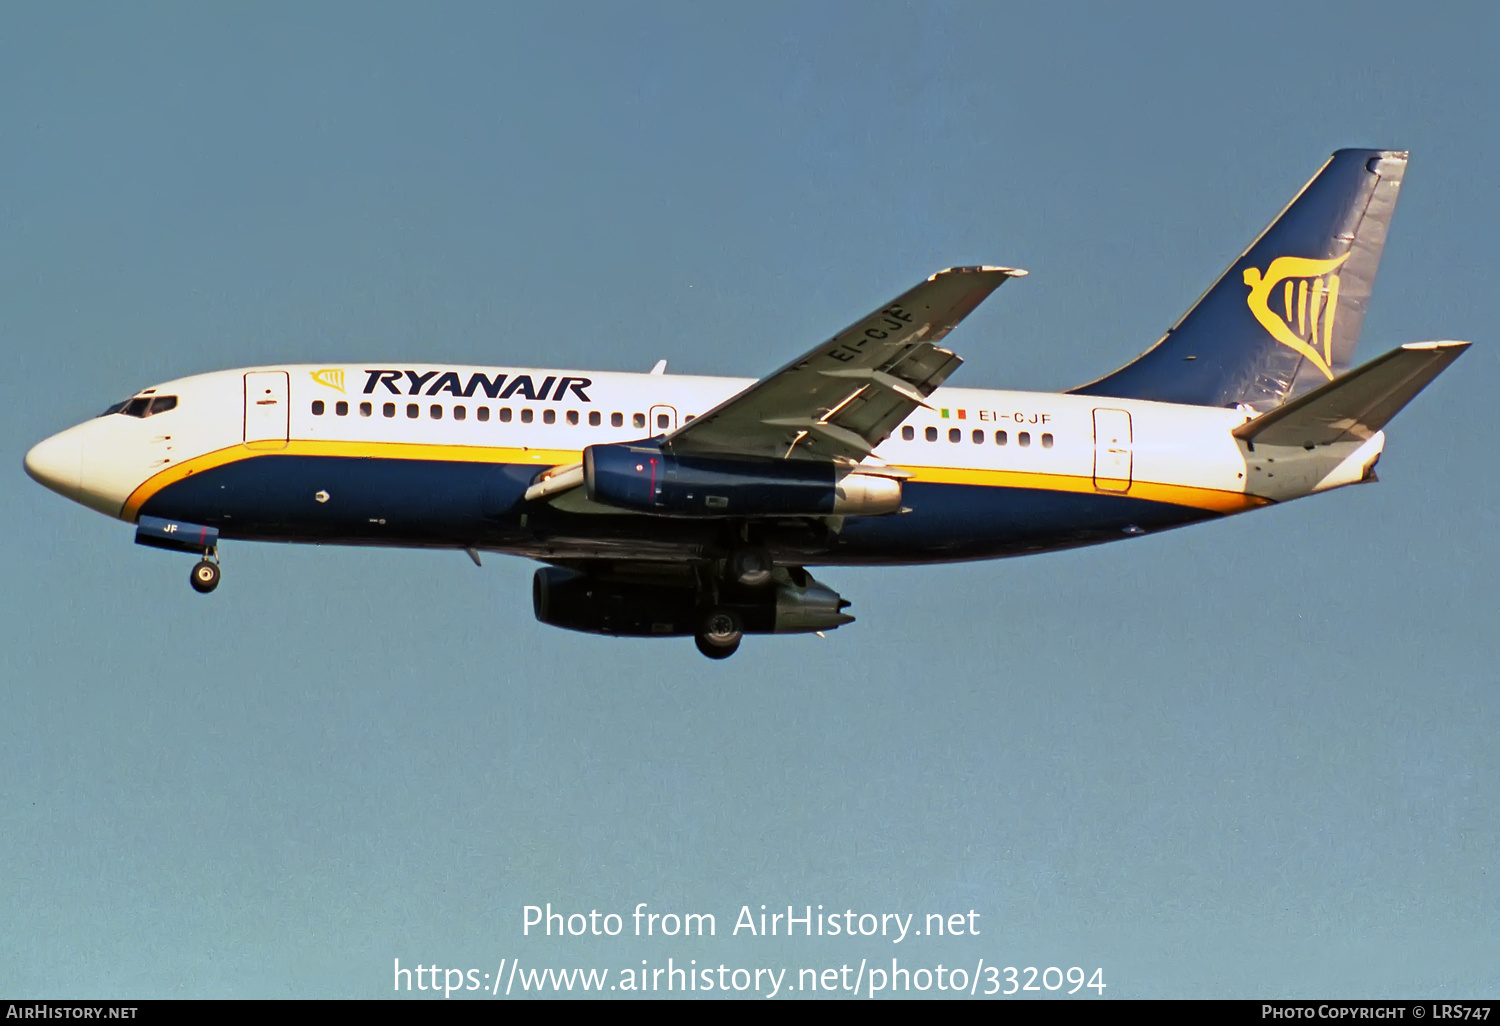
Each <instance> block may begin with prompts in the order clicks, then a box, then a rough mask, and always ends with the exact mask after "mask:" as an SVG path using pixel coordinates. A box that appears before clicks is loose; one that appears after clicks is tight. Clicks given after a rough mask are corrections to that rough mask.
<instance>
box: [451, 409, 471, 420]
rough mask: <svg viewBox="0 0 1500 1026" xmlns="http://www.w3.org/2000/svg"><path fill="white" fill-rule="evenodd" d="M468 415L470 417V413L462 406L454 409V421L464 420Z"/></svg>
mask: <svg viewBox="0 0 1500 1026" xmlns="http://www.w3.org/2000/svg"><path fill="white" fill-rule="evenodd" d="M468 415H469V411H468V410H466V409H464V408H463V407H462V406H455V407H453V419H454V420H463V419H464V418H465V417H467V416H468Z"/></svg>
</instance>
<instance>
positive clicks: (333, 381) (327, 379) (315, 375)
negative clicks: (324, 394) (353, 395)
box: [312, 370, 347, 394]
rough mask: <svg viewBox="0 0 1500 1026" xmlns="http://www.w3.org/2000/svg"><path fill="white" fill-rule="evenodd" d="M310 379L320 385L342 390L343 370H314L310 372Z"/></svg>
mask: <svg viewBox="0 0 1500 1026" xmlns="http://www.w3.org/2000/svg"><path fill="white" fill-rule="evenodd" d="M312 379H313V380H314V381H316V382H317V383H318V384H320V385H327V386H328V387H329V388H336V389H338V390H339V391H340V392H343V391H344V372H343V371H341V370H315V371H313V372H312ZM345 394H347V393H345Z"/></svg>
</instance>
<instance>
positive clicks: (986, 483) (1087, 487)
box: [899, 467, 1270, 513]
mask: <svg viewBox="0 0 1500 1026" xmlns="http://www.w3.org/2000/svg"><path fill="white" fill-rule="evenodd" d="M899 469H901V470H908V471H910V472H911V474H912V478H911V479H912V480H913V481H925V482H930V483H932V484H963V485H979V486H981V487H988V488H1038V489H1041V490H1043V491H1049V492H1078V493H1087V494H1092V495H1125V496H1127V497H1129V498H1132V499H1149V500H1151V501H1153V502H1169V503H1171V504H1172V505H1174V506H1192V507H1193V508H1195V509H1210V510H1213V511H1214V512H1216V513H1242V512H1244V511H1245V510H1247V509H1255V508H1257V507H1260V506H1265V505H1268V504H1269V502H1270V500H1268V499H1262V498H1261V497H1260V496H1258V495H1246V494H1245V493H1244V492H1229V491H1221V490H1219V489H1217V488H1196V487H1194V486H1192V485H1174V484H1158V483H1156V482H1154V481H1133V482H1131V484H1130V486H1129V491H1128V492H1127V491H1124V490H1123V489H1120V490H1116V489H1101V488H1096V487H1094V479H1093V478H1092V477H1075V476H1073V475H1071V474H1037V473H1031V472H1029V471H1020V470H973V469H968V468H958V467H901V468H899ZM1109 483H1110V484H1112V485H1121V486H1123V485H1124V484H1125V482H1124V481H1119V482H1115V481H1111V482H1109Z"/></svg>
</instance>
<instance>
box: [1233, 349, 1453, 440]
mask: <svg viewBox="0 0 1500 1026" xmlns="http://www.w3.org/2000/svg"><path fill="white" fill-rule="evenodd" d="M1468 348H1469V343H1468V342H1414V343H1411V344H1410V345H1405V346H1402V347H1401V348H1400V349H1393V350H1391V351H1390V352H1389V353H1386V354H1385V355H1384V356H1381V357H1377V358H1376V359H1374V360H1371V361H1370V362H1369V363H1367V364H1365V365H1364V366H1363V367H1357V368H1355V369H1354V370H1352V371H1350V372H1349V373H1347V374H1343V375H1340V376H1339V377H1337V378H1335V379H1334V380H1332V381H1330V382H1328V384H1326V385H1324V386H1322V387H1321V388H1318V389H1315V390H1313V391H1311V392H1308V393H1307V394H1306V395H1303V396H1300V397H1299V398H1297V399H1294V400H1292V401H1291V402H1289V403H1287V404H1286V405H1285V406H1278V407H1277V408H1276V409H1274V410H1272V411H1270V412H1269V413H1266V414H1263V415H1262V416H1259V417H1257V418H1255V419H1254V420H1252V421H1250V422H1248V423H1246V424H1242V425H1240V426H1239V427H1237V428H1235V430H1234V435H1235V437H1236V438H1242V439H1244V440H1245V441H1247V442H1253V443H1260V444H1262V445H1289V446H1303V447H1305V448H1312V447H1313V446H1315V445H1332V444H1333V443H1335V442H1342V441H1362V440H1364V439H1367V438H1370V437H1371V436H1373V435H1374V434H1375V433H1376V432H1377V431H1379V430H1381V429H1382V428H1383V427H1385V425H1386V424H1388V423H1389V422H1390V420H1391V418H1393V417H1395V416H1396V414H1398V413H1400V412H1401V410H1402V408H1403V407H1405V406H1406V404H1407V403H1409V402H1411V401H1412V399H1414V398H1415V397H1416V395H1417V393H1418V392H1420V391H1422V389H1424V388H1426V387H1427V385H1428V384H1429V383H1431V381H1432V379H1433V378H1435V377H1437V376H1438V375H1439V374H1441V373H1442V372H1443V371H1444V370H1446V369H1447V368H1448V365H1449V364H1451V363H1452V362H1453V361H1454V360H1457V359H1458V358H1459V357H1460V356H1462V355H1463V352H1464V350H1465V349H1468Z"/></svg>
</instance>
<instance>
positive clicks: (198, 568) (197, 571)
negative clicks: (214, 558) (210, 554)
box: [189, 559, 219, 595]
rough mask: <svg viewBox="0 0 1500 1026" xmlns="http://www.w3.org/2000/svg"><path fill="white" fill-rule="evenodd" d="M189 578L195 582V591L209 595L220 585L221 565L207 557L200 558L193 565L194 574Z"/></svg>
mask: <svg viewBox="0 0 1500 1026" xmlns="http://www.w3.org/2000/svg"><path fill="white" fill-rule="evenodd" d="M189 580H190V581H192V583H193V590H194V591H196V592H197V593H198V594H200V595H207V594H208V593H209V592H211V591H213V590H214V589H215V588H217V587H218V586H219V567H218V565H217V564H215V563H210V562H209V561H208V560H206V559H202V560H199V561H198V563H197V564H196V565H195V566H194V567H193V575H192V577H190V578H189Z"/></svg>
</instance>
